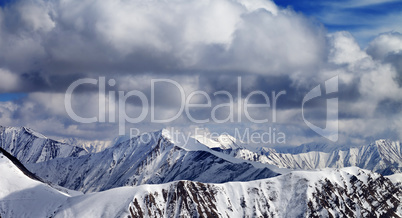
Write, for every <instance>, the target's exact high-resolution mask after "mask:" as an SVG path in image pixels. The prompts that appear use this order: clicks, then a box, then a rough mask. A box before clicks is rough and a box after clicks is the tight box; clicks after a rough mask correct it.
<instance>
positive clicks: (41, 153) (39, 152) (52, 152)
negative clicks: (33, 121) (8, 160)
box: [0, 126, 87, 163]
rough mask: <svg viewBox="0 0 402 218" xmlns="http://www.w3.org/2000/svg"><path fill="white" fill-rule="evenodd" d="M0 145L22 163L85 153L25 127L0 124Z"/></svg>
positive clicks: (80, 149)
mask: <svg viewBox="0 0 402 218" xmlns="http://www.w3.org/2000/svg"><path fill="white" fill-rule="evenodd" d="M0 147H1V148H3V149H4V150H6V151H7V152H9V153H10V154H12V155H13V156H15V157H16V158H17V159H18V160H19V161H21V162H22V163H38V162H44V161H48V160H52V159H55V158H59V157H78V156H81V155H85V154H87V152H86V151H85V150H84V149H82V148H79V147H76V146H71V145H68V144H65V143H61V142H58V141H55V140H52V139H49V138H47V137H46V136H44V135H42V134H40V133H37V132H35V131H34V130H32V129H29V128H26V127H3V126H0Z"/></svg>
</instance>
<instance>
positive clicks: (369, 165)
mask: <svg viewBox="0 0 402 218" xmlns="http://www.w3.org/2000/svg"><path fill="white" fill-rule="evenodd" d="M214 150H216V151H219V152H222V153H225V154H229V155H231V156H233V157H236V158H239V159H244V160H251V161H256V162H261V163H264V164H270V165H275V166H278V167H280V168H288V169H304V170H310V169H323V168H327V167H329V168H343V167H350V166H357V167H359V168H362V169H368V170H372V171H374V172H377V173H380V174H382V175H391V174H393V173H401V172H402V145H401V143H400V142H399V141H396V142H393V141H389V140H377V141H375V142H374V143H371V144H369V145H363V146H358V147H345V146H343V147H339V148H338V149H336V147H330V146H325V145H324V146H322V145H320V146H308V147H306V146H300V147H296V148H294V149H286V150H282V151H281V152H289V153H279V152H277V151H276V150H275V149H272V148H261V149H260V150H257V151H252V150H249V149H246V148H244V147H240V148H236V149H221V148H214ZM321 150H322V151H321ZM305 151H307V152H305Z"/></svg>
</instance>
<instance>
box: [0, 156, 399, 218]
mask: <svg viewBox="0 0 402 218" xmlns="http://www.w3.org/2000/svg"><path fill="white" fill-rule="evenodd" d="M14 161H16V160H14ZM23 171H26V170H23ZM23 171H21V166H19V167H17V166H16V165H15V164H14V163H13V161H11V160H10V159H9V158H8V157H7V156H6V155H4V154H3V152H2V151H1V150H0V172H1V173H2V176H1V177H0V187H2V188H1V189H0V217H20V218H24V217H88V218H90V217H128V216H130V215H131V217H239V216H241V217H331V216H332V217H401V216H402V202H401V201H402V190H401V189H400V188H397V187H396V186H395V185H394V184H392V182H391V181H390V180H389V179H387V178H385V177H383V176H381V175H379V174H376V173H372V172H370V171H367V170H361V169H359V168H357V167H352V168H344V169H340V170H338V169H325V170H321V171H295V172H291V173H289V174H286V175H281V176H278V177H274V178H268V179H262V180H256V181H249V182H228V183H223V184H209V183H200V182H193V181H183V180H181V181H174V182H170V183H165V184H155V185H141V186H135V187H120V188H116V189H111V190H107V191H103V192H97V193H91V194H77V195H74V196H71V195H68V194H66V193H63V192H60V191H57V190H56V189H54V188H52V187H51V186H49V185H47V184H44V183H42V182H40V181H38V180H35V179H32V178H29V177H28V176H29V172H23ZM27 174H28V175H27Z"/></svg>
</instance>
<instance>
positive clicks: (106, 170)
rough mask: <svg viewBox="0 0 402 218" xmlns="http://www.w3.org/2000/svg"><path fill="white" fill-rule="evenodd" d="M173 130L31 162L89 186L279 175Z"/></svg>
mask: <svg viewBox="0 0 402 218" xmlns="http://www.w3.org/2000/svg"><path fill="white" fill-rule="evenodd" d="M169 134H170V133H169V132H168V131H167V130H162V131H157V132H154V133H147V134H144V135H141V136H138V137H136V138H132V139H131V140H128V141H125V142H123V143H120V144H119V145H116V146H114V147H111V148H108V149H105V150H104V151H102V152H99V153H92V154H88V155H83V156H80V157H68V158H57V159H53V160H50V161H46V162H41V163H35V164H28V165H27V168H28V169H30V170H31V171H32V172H34V173H35V174H36V175H38V176H39V177H41V178H43V179H44V180H46V181H49V182H51V183H53V184H57V185H60V186H63V187H65V188H69V189H73V190H79V191H84V192H95V191H102V190H107V189H110V188H115V187H120V186H135V185H141V184H159V183H166V182H170V181H175V180H193V181H199V182H212V183H223V182H228V181H250V180H255V179H262V178H269V177H273V176H277V175H279V174H278V173H277V172H274V171H272V170H271V169H270V168H269V167H268V166H263V167H256V166H254V165H253V164H251V163H247V162H244V161H238V160H237V159H234V158H231V157H230V156H227V157H228V158H229V159H225V158H224V157H222V155H220V153H218V152H216V153H217V154H218V156H217V155H216V154H214V152H213V151H212V150H210V149H208V150H205V149H201V150H197V149H196V148H197V146H201V147H205V146H203V145H201V144H199V145H196V144H193V145H194V146H193V148H192V149H193V150H190V149H189V147H180V146H178V145H177V144H176V143H175V142H173V141H172V140H171V136H170V135H169ZM194 147H195V148H194ZM223 156H225V155H223ZM230 158H231V159H234V160H235V161H234V162H233V161H231V159H230ZM44 169H45V170H44Z"/></svg>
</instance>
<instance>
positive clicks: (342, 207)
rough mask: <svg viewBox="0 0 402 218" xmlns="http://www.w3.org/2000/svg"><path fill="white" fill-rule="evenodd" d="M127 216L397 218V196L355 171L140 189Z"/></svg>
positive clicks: (401, 212) (400, 210) (374, 177)
mask: <svg viewBox="0 0 402 218" xmlns="http://www.w3.org/2000/svg"><path fill="white" fill-rule="evenodd" d="M138 190H139V191H138V192H137V193H136V195H135V196H134V199H133V201H132V202H131V204H130V207H129V210H130V213H131V215H132V217H400V216H402V202H401V201H402V191H401V189H398V188H396V187H395V186H394V185H393V184H392V182H391V181H390V180H388V179H386V178H384V177H383V176H381V175H379V174H374V173H371V172H370V171H367V170H361V169H359V168H356V167H352V168H345V169H341V170H338V169H325V170H323V171H309V172H306V171H298V172H292V173H289V174H286V175H282V176H278V177H275V178H269V179H263V180H257V181H251V182H229V183H224V184H204V183H199V182H192V181H178V182H173V183H170V184H163V185H145V186H140V187H138Z"/></svg>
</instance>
